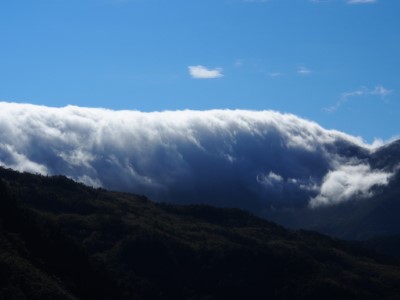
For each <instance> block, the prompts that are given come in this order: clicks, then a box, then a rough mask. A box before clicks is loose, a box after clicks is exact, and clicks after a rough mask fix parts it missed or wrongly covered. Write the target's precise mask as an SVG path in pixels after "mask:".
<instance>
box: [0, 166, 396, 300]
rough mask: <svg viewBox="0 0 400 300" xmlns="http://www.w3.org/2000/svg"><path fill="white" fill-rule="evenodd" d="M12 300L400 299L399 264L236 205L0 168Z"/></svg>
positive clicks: (0, 217)
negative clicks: (156, 198) (156, 196)
mask: <svg viewBox="0 0 400 300" xmlns="http://www.w3.org/2000/svg"><path fill="white" fill-rule="evenodd" d="M0 178H1V181H0V206H1V207H0V279H1V280H0V298H3V299H265V298H268V299H321V298H323V299H339V298H346V299H350V297H351V298H352V299H395V298H396V297H397V295H398V294H399V293H400V288H399V286H400V285H399V283H400V268H399V266H398V265H397V264H395V263H394V262H393V261H391V260H389V259H385V258H382V257H379V255H376V254H374V253H370V252H368V251H366V250H363V249H362V248H359V247H357V246H354V245H352V244H350V243H346V242H343V241H340V240H335V239H332V238H329V237H326V236H323V235H320V234H317V233H313V232H306V231H290V230H286V229H284V228H283V227H280V226H278V225H275V224H274V223H271V222H268V221H266V220H263V219H259V218H257V217H254V216H253V215H251V214H249V213H247V212H244V211H241V210H238V209H220V208H213V207H209V206H203V205H196V206H176V205H169V204H157V203H153V202H151V201H149V200H147V199H146V198H145V197H143V196H137V195H132V194H124V193H115V192H108V191H105V190H102V189H93V188H88V187H86V186H84V185H82V184H77V183H75V182H73V181H72V180H70V179H67V178H65V177H62V176H58V177H45V176H38V175H31V174H27V173H17V172H15V171H11V170H6V169H0Z"/></svg>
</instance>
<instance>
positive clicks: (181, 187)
mask: <svg viewBox="0 0 400 300" xmlns="http://www.w3.org/2000/svg"><path fill="white" fill-rule="evenodd" d="M376 91H377V92H378V91H379V89H377V90H376ZM355 148H356V149H359V151H361V152H363V153H365V152H366V153H368V152H369V151H372V150H373V148H372V146H371V145H368V144H365V143H363V141H362V140H360V139H359V138H356V137H353V136H350V135H346V134H344V133H341V132H338V131H333V130H326V129H324V128H322V127H321V126H319V125H318V124H316V123H314V122H310V121H307V120H304V119H301V118H299V117H297V116H294V115H291V114H281V113H278V112H274V111H245V110H210V111H190V110H187V111H166V112H152V113H144V112H139V111H112V110H106V109H91V108H81V107H75V106H67V107H63V108H50V107H45V106H35V105H28V104H15V103H5V102H0V164H1V165H3V166H6V167H11V168H14V169H17V170H20V171H29V172H33V173H42V174H49V175H55V174H63V175H66V176H68V177H70V178H73V179H75V180H78V181H81V182H84V183H86V184H90V185H93V186H102V187H105V188H109V189H113V190H120V191H128V192H135V193H139V194H144V195H147V196H149V197H150V198H151V199H154V200H165V201H176V202H181V203H182V202H192V203H193V202H204V201H207V202H208V203H209V204H214V205H222V206H236V207H242V208H247V209H250V210H252V209H253V210H257V209H259V206H258V205H260V203H263V204H262V205H265V207H269V205H270V201H279V202H280V203H282V205H284V203H285V201H288V199H293V195H294V196H295V197H297V198H296V201H299V203H303V205H304V206H306V205H307V204H308V201H309V200H310V198H313V197H316V196H317V194H318V192H319V191H321V193H320V195H321V197H325V198H326V197H328V196H331V193H330V192H329V191H330V189H328V187H329V186H332V185H331V184H328V183H330V182H332V180H333V179H335V178H340V176H338V174H342V173H343V172H344V174H350V175H351V176H353V175H354V174H358V173H357V172H359V173H360V172H361V174H362V176H361V177H363V178H364V180H367V179H368V182H371V183H382V184H383V183H385V179H386V178H387V176H386V175H387V174H383V173H382V172H379V171H376V170H368V169H365V167H363V168H360V167H359V168H358V169H354V168H355V167H348V165H349V164H350V163H351V162H352V161H353V159H354V158H353V157H348V156H346V154H345V153H347V152H346V149H355ZM343 166H344V167H343ZM371 174H374V175H371ZM376 174H377V175H376ZM350 175H349V176H348V177H351V176H350ZM376 176H377V177H376ZM350 179H351V178H350ZM350 179H349V180H350ZM360 180H361V179H360ZM349 182H350V181H349ZM368 182H367V183H368ZM350 183H351V184H353V182H350ZM367 183H366V182H364V181H361V183H360V182H358V181H355V182H354V184H355V185H354V187H353V188H352V189H354V190H355V191H362V192H363V193H364V194H365V195H368V190H367V189H364V188H363V187H365V186H370V185H368V184H367ZM321 184H322V186H321ZM346 188H347V186H346ZM348 189H350V187H349V188H348ZM347 191H348V190H346V191H343V192H341V193H338V195H339V196H337V197H342V198H340V199H344V200H347V199H348V198H347V195H349V192H347ZM349 191H351V189H350V190H349ZM350 194H351V193H350ZM353 194H354V193H353ZM289 195H290V197H289ZM333 196H334V195H333ZM333 196H332V197H333ZM321 197H320V198H318V199H320V201H322V200H321V199H325V198H321ZM335 197H336V196H335ZM333 199H334V201H331V202H330V203H336V202H337V201H336V200H337V198H333ZM315 201H316V200H314V202H315ZM324 201H325V202H326V201H328V200H324Z"/></svg>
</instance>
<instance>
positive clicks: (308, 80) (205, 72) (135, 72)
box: [0, 0, 400, 142]
mask: <svg viewBox="0 0 400 300" xmlns="http://www.w3.org/2000/svg"><path fill="white" fill-rule="evenodd" d="M399 12H400V1H395V0H375V1H373V0H352V1H350V0H349V1H347V0H325V1H324V0H319V1H317V0H314V1H311V0H267V1H262V0H171V1H165V0H132V1H130V0H68V1H67V0H12V1H11V0H5V1H1V3H0V70H1V72H0V100H2V101H13V102H25V103H33V104H42V105H47V106H65V105H68V104H72V105H78V106H88V107H106V108H111V109H136V110H141V111H155V110H157V111H159V110H176V109H198V110H206V109H213V108H230V109H236V108H238V109H251V110H264V109H272V110H277V111H280V112H289V113H293V114H296V115H298V116H300V117H303V118H307V119H310V120H313V121H316V122H318V123H319V124H321V125H322V126H324V127H326V128H333V129H338V130H341V131H345V132H346V133H349V134H353V135H357V136H361V137H363V138H364V139H365V140H367V141H369V142H371V141H372V140H373V139H374V138H382V139H389V138H391V137H393V136H399V135H400V118H399V114H400V101H399V100H400V99H399V95H400V72H399V70H400V55H399V54H400V18H399V17H398V16H399Z"/></svg>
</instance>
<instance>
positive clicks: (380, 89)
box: [324, 85, 393, 112]
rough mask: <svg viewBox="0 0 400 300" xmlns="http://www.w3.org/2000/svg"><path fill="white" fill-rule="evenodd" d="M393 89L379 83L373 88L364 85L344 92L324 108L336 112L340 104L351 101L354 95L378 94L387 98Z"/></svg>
mask: <svg viewBox="0 0 400 300" xmlns="http://www.w3.org/2000/svg"><path fill="white" fill-rule="evenodd" d="M392 92H393V91H392V90H389V89H387V88H385V87H384V86H382V85H377V86H375V87H374V88H373V89H370V88H367V87H362V88H360V89H358V90H355V91H351V92H345V93H342V95H341V96H340V99H339V100H338V101H337V102H336V103H335V105H332V106H330V107H326V108H324V110H325V111H328V112H334V111H336V110H338V108H339V107H340V106H342V105H343V104H344V103H345V102H347V101H349V100H350V99H351V98H354V97H364V96H377V97H380V98H385V97H386V96H388V95H390V94H391V93H392Z"/></svg>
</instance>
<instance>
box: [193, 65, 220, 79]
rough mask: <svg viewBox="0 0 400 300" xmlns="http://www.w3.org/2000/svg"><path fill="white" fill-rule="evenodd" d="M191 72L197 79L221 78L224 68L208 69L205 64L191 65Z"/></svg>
mask: <svg viewBox="0 0 400 300" xmlns="http://www.w3.org/2000/svg"><path fill="white" fill-rule="evenodd" d="M188 69H189V74H190V76H192V77H193V78H196V79H213V78H220V77H223V76H224V75H223V74H222V68H216V69H208V68H206V67H204V66H201V65H197V66H189V67H188Z"/></svg>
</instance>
